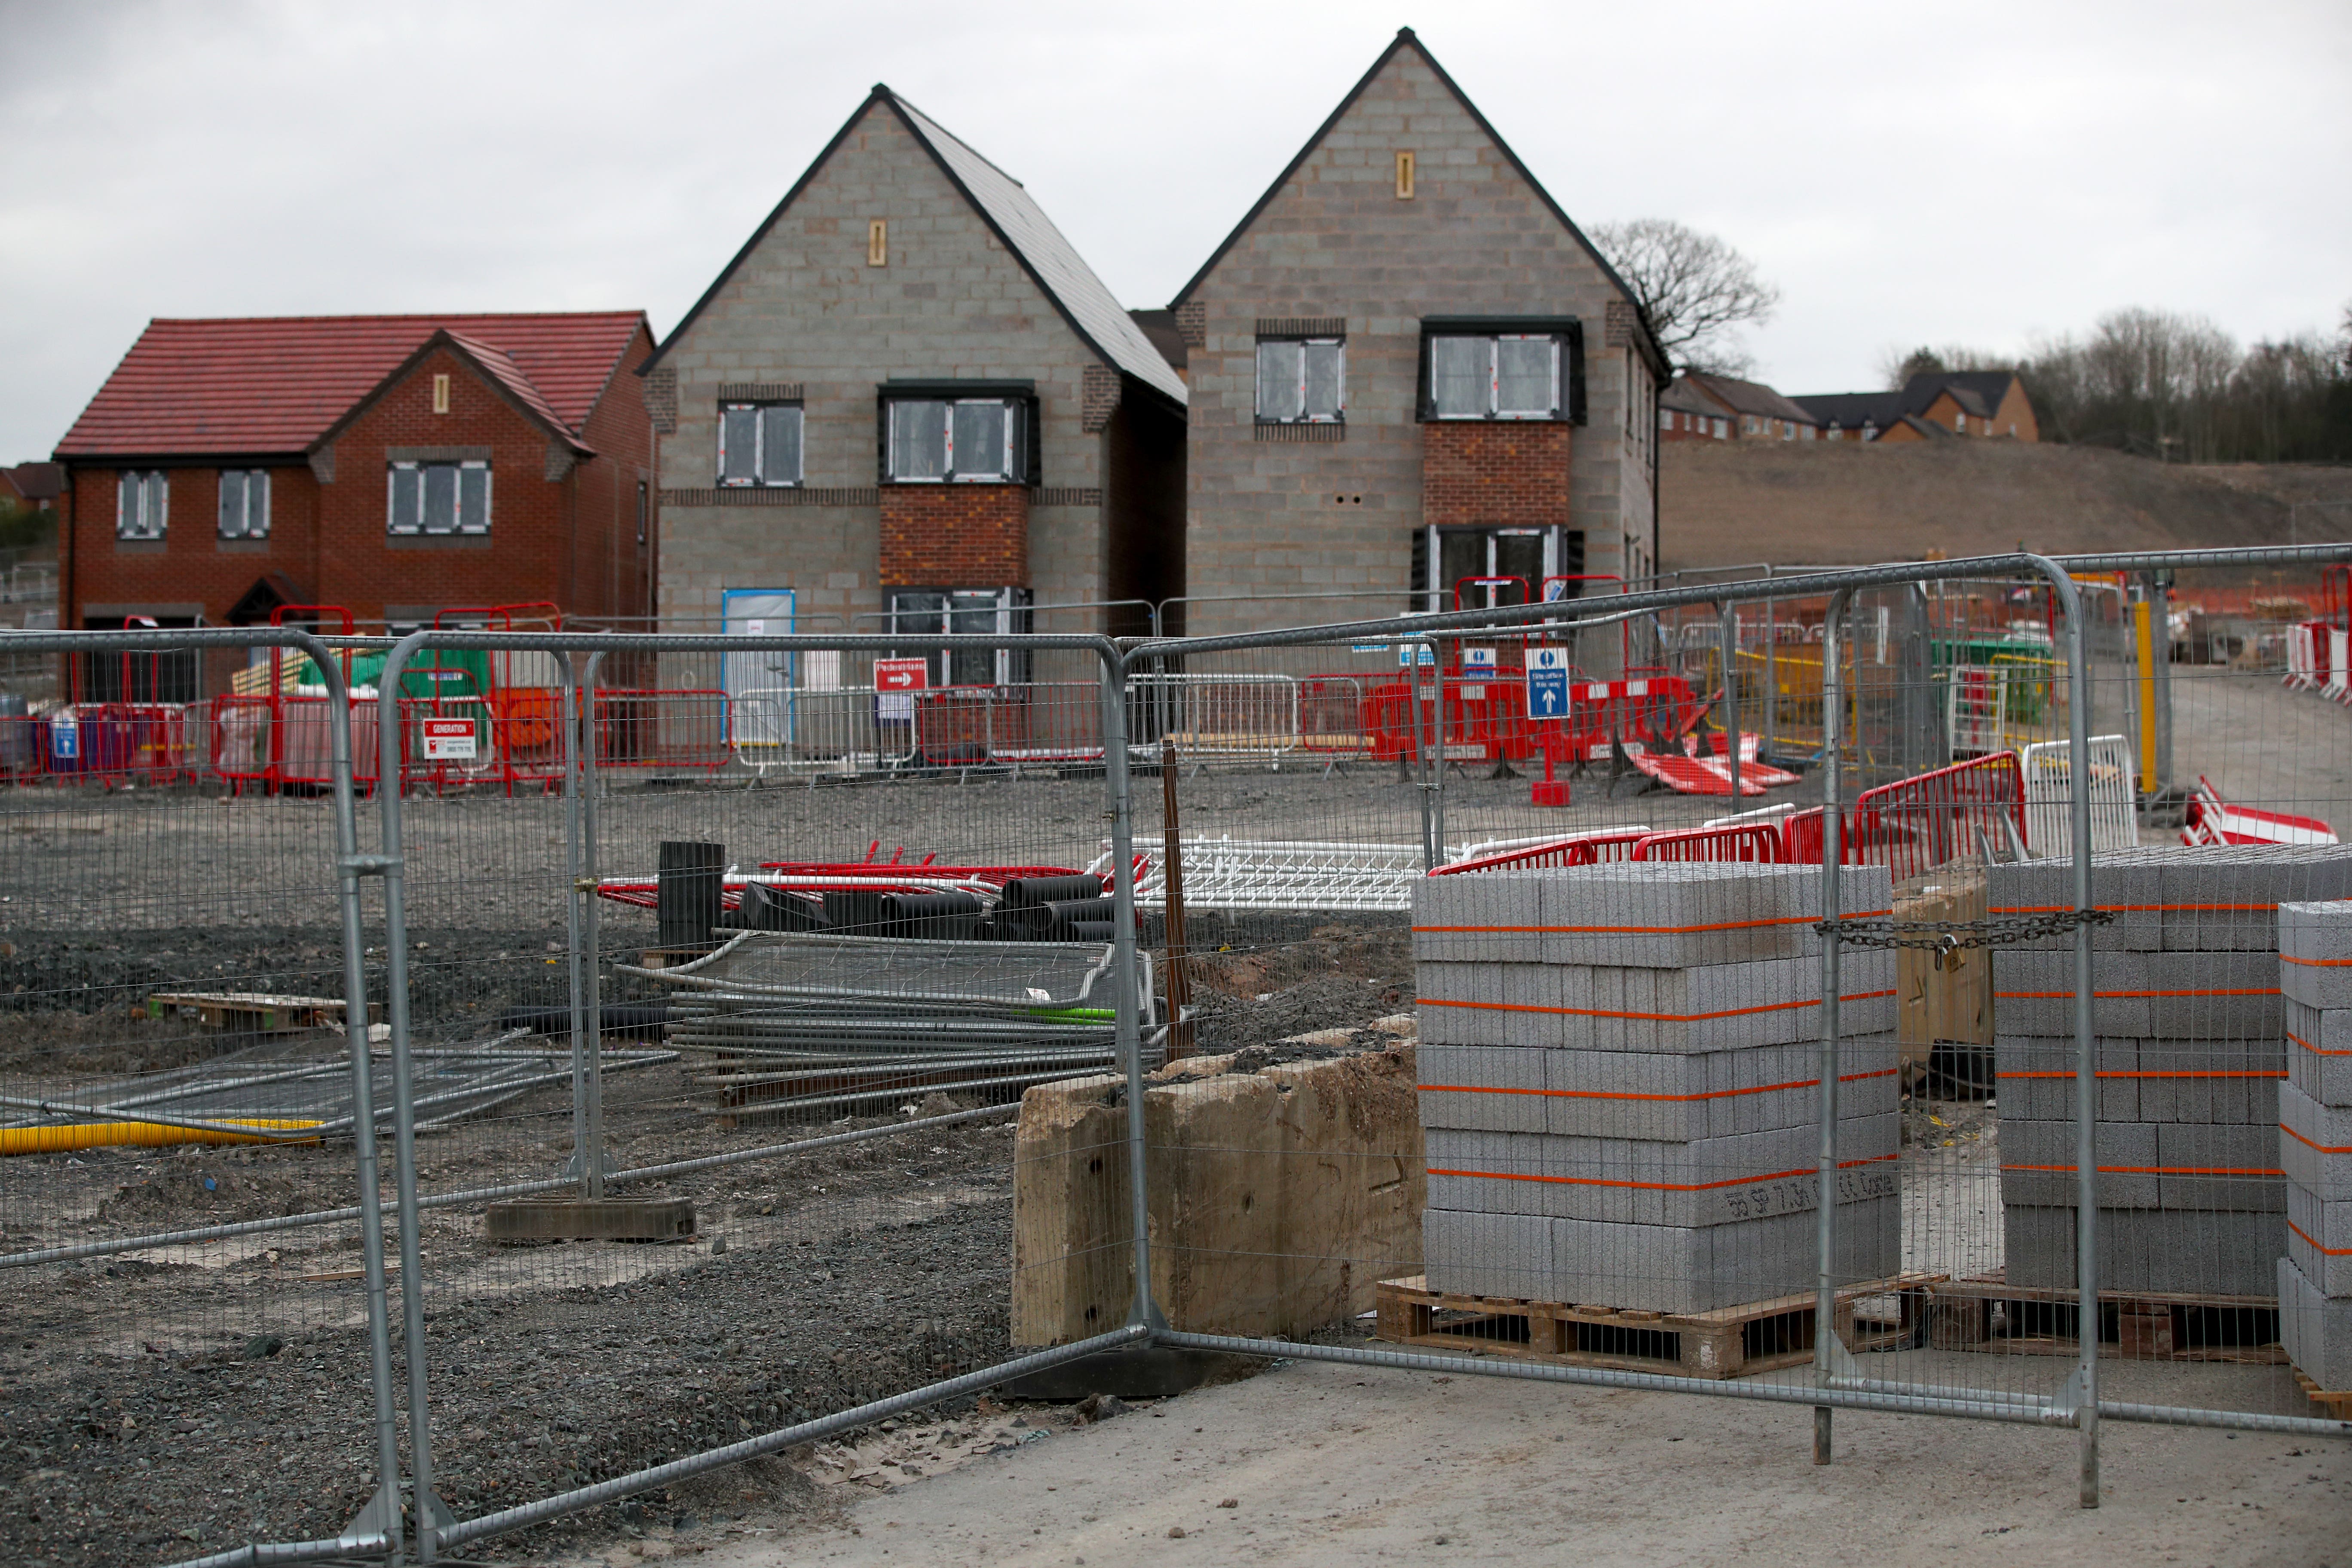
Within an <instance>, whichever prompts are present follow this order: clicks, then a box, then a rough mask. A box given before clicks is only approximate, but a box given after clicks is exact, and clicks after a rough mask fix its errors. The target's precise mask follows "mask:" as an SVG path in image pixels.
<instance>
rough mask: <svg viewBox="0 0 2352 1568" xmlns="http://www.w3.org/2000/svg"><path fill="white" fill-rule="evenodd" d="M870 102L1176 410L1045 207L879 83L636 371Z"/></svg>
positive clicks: (1109, 349) (1038, 280) (713, 288)
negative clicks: (892, 117) (890, 118)
mask: <svg viewBox="0 0 2352 1568" xmlns="http://www.w3.org/2000/svg"><path fill="white" fill-rule="evenodd" d="M877 105H878V106H880V107H883V108H886V109H887V110H889V111H890V112H891V113H892V114H893V115H895V116H896V117H897V118H898V122H899V123H900V124H902V125H904V126H905V127H906V128H907V131H908V134H910V135H911V136H913V137H914V138H915V140H916V142H919V143H920V144H921V146H922V148H923V150H924V151H925V152H927V153H929V154H930V156H931V161H932V162H933V163H936V164H938V165H939V169H940V173H941V174H945V175H946V176H947V179H948V183H949V184H951V185H953V186H954V187H955V188H956V191H957V193H958V194H959V195H961V196H962V197H963V199H964V200H965V201H966V202H967V203H969V204H970V205H971V209H972V210H973V211H974V212H976V213H978V214H979V215H980V217H981V221H982V222H983V223H985V224H987V225H988V226H989V229H990V231H991V232H992V233H993V234H994V235H995V236H996V237H997V239H998V240H999V241H1001V242H1002V243H1003V246H1004V248H1005V249H1006V250H1007V251H1009V252H1011V253H1012V256H1013V259H1014V260H1015V261H1017V262H1019V263H1020V265H1021V269H1022V270H1023V271H1024V272H1026V273H1027V274H1028V275H1029V278H1030V280H1031V281H1032V282H1034V283H1035V284H1036V285H1037V287H1038V289H1040V290H1041V291H1042V292H1043V293H1044V294H1045V298H1046V299H1047V300H1050V301H1051V302H1052V303H1053V306H1054V309H1055V310H1056V311H1057V312H1059V314H1060V315H1061V318H1062V320H1063V321H1065V322H1066V323H1067V324H1068V325H1069V328H1070V330H1071V331H1073V332H1076V334H1077V335H1078V338H1079V340H1080V341H1081V342H1084V343H1085V344H1086V345H1087V348H1088V349H1090V350H1092V351H1093V352H1094V353H1095V354H1096V355H1097V357H1098V358H1100V359H1101V360H1102V361H1103V362H1104V363H1106V364H1108V365H1109V366H1111V367H1112V368H1113V369H1116V370H1119V371H1123V372H1125V373H1126V374H1129V375H1131V376H1133V377H1135V378H1136V379H1137V380H1138V381H1140V382H1142V383H1144V384H1146V385H1148V386H1150V387H1152V388H1153V389H1154V390H1156V391H1158V392H1160V393H1161V394H1163V395H1166V396H1168V397H1169V398H1171V399H1172V400H1173V401H1174V402H1175V403H1176V404H1177V405H1180V406H1181V405H1182V404H1183V402H1184V382H1183V379H1182V378H1181V377H1180V376H1179V375H1177V374H1176V373H1175V371H1174V370H1172V369H1171V368H1170V367H1169V364H1168V362H1167V361H1166V360H1165V359H1162V358H1161V357H1160V351H1159V350H1157V349H1155V348H1153V347H1152V346H1151V341H1150V339H1149V338H1147V337H1145V336H1144V335H1143V331H1142V329H1141V328H1139V327H1138V326H1137V325H1136V324H1135V322H1134V321H1131V320H1129V317H1128V313H1127V311H1126V310H1125V308H1124V307H1122V306H1121V305H1120V304H1119V302H1118V299H1117V298H1116V297H1115V296H1114V295H1113V294H1112V293H1111V291H1110V289H1108V288H1107V287H1105V286H1104V283H1103V280H1102V279H1100V278H1098V277H1097V276H1096V275H1095V270H1094V268H1091V267H1089V266H1087V262H1086V258H1084V257H1082V256H1080V255H1079V254H1078V253H1077V250H1076V247H1074V246H1072V245H1071V244H1070V242H1069V240H1068V239H1067V238H1066V237H1064V236H1063V234H1062V231H1061V230H1060V229H1058V228H1055V226H1054V220H1053V219H1051V218H1049V217H1047V216H1045V209H1044V208H1042V207H1040V206H1039V205H1037V203H1036V200H1035V198H1034V197H1032V196H1031V195H1029V192H1028V190H1027V189H1026V188H1025V187H1024V186H1023V184H1021V182H1020V181H1018V180H1016V179H1014V178H1013V176H1012V175H1010V174H1006V173H1005V172H1004V171H1003V170H1002V169H1000V168H998V167H997V166H996V165H995V164H994V163H990V162H989V161H988V160H987V159H986V158H984V157H982V156H981V154H980V153H977V152H975V151H974V150H973V149H972V148H971V145H970V143H968V142H964V141H962V140H961V138H959V137H956V136H954V135H951V134H950V133H949V132H947V131H945V130H943V129H942V128H941V127H940V124H939V122H938V121H935V120H933V119H931V118H930V117H929V115H927V114H925V113H923V112H922V111H921V110H919V109H917V108H916V107H915V106H914V105H913V104H911V103H908V101H907V100H905V99H903V98H900V97H899V96H898V94H896V93H894V92H892V91H891V90H890V89H889V88H888V87H887V85H884V84H882V83H879V82H877V83H876V84H875V87H874V90H873V92H872V93H871V94H869V95H868V96H867V98H866V101H865V102H864V103H862V104H860V105H858V106H857V110H856V112H855V113H853V114H852V115H850V117H849V118H848V120H846V121H844V122H843V124H842V127H841V129H840V130H839V131H837V132H834V137H833V140H832V141H830V142H826V143H825V144H824V151H822V152H820V153H818V154H817V155H816V158H815V160H814V162H813V163H810V164H809V166H808V167H807V169H805V170H804V171H803V172H802V174H801V177H800V178H799V179H798V180H795V181H794V182H793V188H792V189H791V190H789V191H786V192H785V193H784V199H783V200H782V201H780V202H778V203H777V204H776V205H775V208H774V210H773V211H772V212H770V213H769V214H768V216H766V217H765V218H764V219H762V220H761V224H760V226H759V227H758V228H756V229H754V230H752V232H751V238H749V239H747V240H745V241H744V242H743V247H742V248H741V249H740V250H738V251H737V252H736V253H735V255H734V257H733V258H732V259H730V261H729V262H728V263H727V265H726V266H725V267H724V268H721V269H720V270H719V276H718V277H716V278H714V279H711V282H710V287H709V288H708V289H704V290H703V291H702V297H701V298H700V299H698V300H696V301H695V302H694V307H693V309H691V310H688V311H687V313H686V314H685V315H684V316H683V317H682V318H680V319H679V321H678V323H677V326H676V327H674V328H672V329H671V331H670V334H669V336H667V337H666V338H664V339H663V340H662V342H661V346H660V347H658V348H656V349H655V350H654V352H653V354H652V356H651V357H650V358H648V359H647V360H646V363H644V364H642V365H640V366H638V373H639V374H644V373H645V372H646V371H650V370H652V369H653V368H654V367H655V366H656V365H657V364H659V363H661V362H662V360H663V358H664V357H665V356H666V355H667V353H669V351H670V349H671V347H672V345H674V344H676V343H677V341H678V340H679V339H680V338H682V337H684V336H685V335H686V331H687V329H688V328H689V327H691V326H692V325H693V324H694V323H695V321H697V320H698V319H699V318H700V317H701V315H702V311H703V309H704V307H706V306H708V305H709V303H710V301H711V300H713V299H714V298H716V297H717V296H718V293H719V289H722V288H724V287H726V284H727V280H728V279H730V278H732V277H733V276H734V275H735V273H736V270H737V269H738V268H740V267H741V266H742V265H743V263H744V262H745V261H746V260H748V259H750V258H751V253H752V252H753V251H754V250H756V249H758V248H759V246H760V242H761V240H763V239H765V238H767V237H768V234H769V231H770V230H772V229H773V228H774V227H775V226H776V224H777V222H778V221H779V220H781V219H782V217H783V216H784V212H785V209H787V208H789V207H790V206H791V205H793V201H794V200H796V199H797V198H798V197H799V195H800V194H801V193H802V192H803V190H806V189H807V188H808V184H809V182H810V181H811V180H814V178H815V177H816V174H817V171H818V170H820V169H822V168H824V165H825V163H827V162H828V161H829V160H831V158H832V157H833V154H834V153H835V151H836V150H837V149H838V148H839V147H840V146H841V144H842V142H844V141H845V139H846V138H847V137H848V135H849V132H850V130H851V128H852V127H854V126H856V124H857V122H858V121H860V120H862V119H864V118H865V116H866V114H867V113H868V112H869V111H870V110H873V109H874V108H876V107H877Z"/></svg>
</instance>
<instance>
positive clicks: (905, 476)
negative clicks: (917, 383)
mask: <svg viewBox="0 0 2352 1568" xmlns="http://www.w3.org/2000/svg"><path fill="white" fill-rule="evenodd" d="M949 390H950V389H947V388H942V389H941V393H940V395H927V394H928V388H926V389H922V390H916V389H912V388H910V389H908V390H903V391H902V390H898V389H896V388H892V387H886V388H885V389H884V392H883V397H882V478H883V479H884V480H885V482H887V483H890V484H1034V483H1035V482H1036V478H1035V468H1036V463H1035V451H1034V440H1035V434H1034V432H1035V426H1036V420H1035V417H1034V402H1035V399H1034V396H1033V395H1026V394H1023V393H1011V394H1006V393H999V392H996V391H994V390H993V389H990V390H989V391H988V392H986V393H985V394H982V393H981V392H980V391H979V390H978V389H975V391H974V394H973V395H970V396H960V395H947V394H948V392H949Z"/></svg>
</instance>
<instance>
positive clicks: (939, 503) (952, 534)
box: [880, 485, 1029, 588]
mask: <svg viewBox="0 0 2352 1568" xmlns="http://www.w3.org/2000/svg"><path fill="white" fill-rule="evenodd" d="M880 510H881V514H882V521H881V558H880V573H881V582H882V586H884V587H886V588H993V587H1003V586H1006V585H1012V586H1016V587H1020V586H1026V585H1027V584H1028V582H1029V492H1028V490H1027V489H1024V487H1022V486H1020V485H885V486H883V487H882V498H881V508H880Z"/></svg>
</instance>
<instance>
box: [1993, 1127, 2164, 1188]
mask: <svg viewBox="0 0 2352 1568" xmlns="http://www.w3.org/2000/svg"><path fill="white" fill-rule="evenodd" d="M2156 1134H2157V1129H2156V1128H2155V1127H2154V1126H2153V1125H2151V1124H2149V1123H2147V1122H2142V1121H2103V1122H2101V1123H2099V1124H2098V1126H2097V1128H2096V1129H2095V1132H2094V1138H2095V1143H2094V1148H2095V1151H2096V1157H2097V1160H2098V1164H2099V1189H2098V1190H2099V1202H2100V1203H2101V1204H2102V1205H2109V1206H2113V1207H2116V1208H2129V1209H2143V1208H2149V1209H2152V1208H2155V1207H2157V1206H2158V1204H2159V1203H2160V1202H2161V1201H2162V1197H2161V1192H2160V1189H2159V1188H2158V1177H2157V1173H2156V1166H2157V1164H2158V1159H2157V1136H2156ZM2000 1178H2001V1181H2000V1190H2001V1201H2002V1202H2003V1203H2015V1204H2026V1205H2036V1204H2042V1203H2071V1202H2072V1201H2073V1199H2074V1191H2075V1187H2074V1180H2075V1176H2074V1122H2073V1121H2024V1120H2021V1119H2019V1120H2012V1119H2011V1118H2009V1117H2006V1116H2004V1117H2002V1118H2001V1121H2000Z"/></svg>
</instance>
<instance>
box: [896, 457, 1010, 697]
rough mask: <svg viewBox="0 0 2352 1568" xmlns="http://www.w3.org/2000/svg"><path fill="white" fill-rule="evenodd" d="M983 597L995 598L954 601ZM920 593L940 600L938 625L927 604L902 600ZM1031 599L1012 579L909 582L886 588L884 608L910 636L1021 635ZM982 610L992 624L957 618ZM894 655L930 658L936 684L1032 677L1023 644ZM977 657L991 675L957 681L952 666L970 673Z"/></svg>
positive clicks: (1005, 681)
mask: <svg viewBox="0 0 2352 1568" xmlns="http://www.w3.org/2000/svg"><path fill="white" fill-rule="evenodd" d="M918 482H934V481H918ZM983 597H985V598H988V599H992V600H993V601H995V602H994V603H993V604H989V605H975V604H971V603H966V604H963V605H958V604H957V603H956V600H957V599H959V598H961V599H965V600H967V601H969V600H972V599H978V598H983ZM921 599H937V600H939V601H940V604H939V605H938V608H937V611H936V612H935V613H936V614H937V615H938V616H939V622H938V624H937V625H936V626H927V625H924V624H922V623H923V622H924V621H926V620H929V618H930V616H931V615H932V614H933V613H934V612H933V611H932V610H931V608H930V607H929V606H928V605H922V606H919V605H910V604H908V603H906V601H908V600H921ZM1032 605H1034V596H1033V595H1032V594H1031V592H1030V590H1029V589H1027V588H1024V587H1019V586H1016V585H1013V584H998V585H996V586H994V587H978V586H973V585H971V584H965V585H963V586H960V587H944V588H943V587H925V586H908V587H893V588H889V589H887V590H885V596H884V600H883V608H884V612H885V618H886V619H887V622H888V624H889V628H890V631H891V632H892V633H893V634H894V635H895V634H904V635H906V636H909V637H913V636H932V635H937V634H949V635H953V634H957V633H971V632H978V633H980V634H982V635H983V636H992V637H1024V636H1026V635H1028V634H1029V633H1030V631H1031V630H1032V629H1033V628H1034V623H1035V616H1034V611H1033V609H1032ZM981 615H986V616H994V617H995V619H996V621H997V623H998V624H997V625H995V626H984V627H975V626H967V625H962V624H960V622H959V617H966V616H981ZM892 657H893V658H901V657H903V658H922V659H924V660H926V661H928V663H929V669H930V679H931V682H932V684H933V685H934V686H939V687H947V686H957V685H961V686H965V687H979V686H999V687H1002V686H1025V685H1027V684H1029V682H1030V679H1031V655H1030V650H1029V649H1027V648H1025V647H1013V648H1007V647H996V648H981V649H972V648H927V649H923V650H921V651H919V652H918V653H913V654H906V655H901V654H898V652H897V651H896V650H893V653H892ZM979 658H985V659H986V660H987V661H988V666H989V674H990V677H991V679H987V680H984V681H981V680H965V681H961V682H960V681H958V680H957V679H955V677H956V675H957V673H958V670H957V668H956V667H957V665H958V664H959V663H960V662H961V663H962V664H964V665H965V666H966V672H967V673H969V667H970V664H971V661H972V660H974V659H979Z"/></svg>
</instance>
